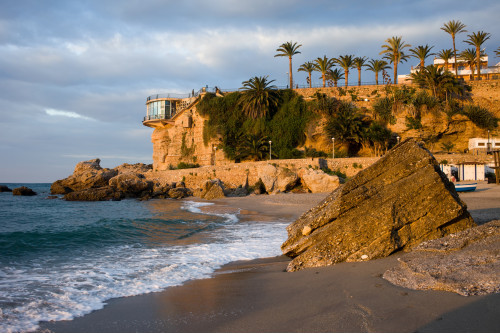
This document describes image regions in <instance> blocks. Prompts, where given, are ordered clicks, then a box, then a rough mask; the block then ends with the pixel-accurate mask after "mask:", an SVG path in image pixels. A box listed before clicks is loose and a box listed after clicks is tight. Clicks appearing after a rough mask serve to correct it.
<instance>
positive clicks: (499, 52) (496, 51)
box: [495, 47, 500, 57]
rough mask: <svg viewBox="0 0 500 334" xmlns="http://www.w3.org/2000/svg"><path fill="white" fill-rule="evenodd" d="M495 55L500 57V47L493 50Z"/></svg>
mask: <svg viewBox="0 0 500 334" xmlns="http://www.w3.org/2000/svg"><path fill="white" fill-rule="evenodd" d="M495 54H496V55H497V57H500V47H499V48H498V49H496V50H495Z"/></svg>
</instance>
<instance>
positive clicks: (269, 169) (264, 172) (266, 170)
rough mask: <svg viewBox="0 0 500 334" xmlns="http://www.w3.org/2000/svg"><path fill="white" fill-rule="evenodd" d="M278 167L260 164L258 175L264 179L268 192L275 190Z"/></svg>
mask: <svg viewBox="0 0 500 334" xmlns="http://www.w3.org/2000/svg"><path fill="white" fill-rule="evenodd" d="M277 173H278V169H277V168H276V167H274V166H273V165H271V164H265V165H263V166H259V167H258V169H257V177H258V178H259V179H260V180H261V181H262V183H263V184H264V187H265V188H266V192H268V193H270V192H272V191H274V190H275V184H276V180H277Z"/></svg>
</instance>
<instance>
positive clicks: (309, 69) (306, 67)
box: [297, 61, 314, 88]
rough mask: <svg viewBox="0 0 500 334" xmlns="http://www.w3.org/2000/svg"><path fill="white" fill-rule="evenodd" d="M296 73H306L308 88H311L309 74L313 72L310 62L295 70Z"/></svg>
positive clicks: (312, 64) (312, 65)
mask: <svg viewBox="0 0 500 334" xmlns="http://www.w3.org/2000/svg"><path fill="white" fill-rule="evenodd" d="M297 71H298V72H301V71H302V72H307V74H308V81H309V88H311V87H312V81H311V73H312V72H313V71H314V63H313V62H312V61H307V62H305V63H304V64H302V65H300V67H299V69H298V70H297Z"/></svg>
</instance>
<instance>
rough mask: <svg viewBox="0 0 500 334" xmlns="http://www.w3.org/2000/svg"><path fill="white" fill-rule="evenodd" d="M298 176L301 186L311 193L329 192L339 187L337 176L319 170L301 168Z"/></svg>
mask: <svg viewBox="0 0 500 334" xmlns="http://www.w3.org/2000/svg"><path fill="white" fill-rule="evenodd" d="M298 174H299V176H300V179H301V183H302V186H304V187H305V188H307V189H309V191H310V192H312V193H324V192H331V191H333V190H335V189H337V188H338V187H339V186H340V178H339V177H338V176H337V175H329V174H326V173H325V172H323V171H322V170H321V169H312V168H301V169H300V170H299V173H298Z"/></svg>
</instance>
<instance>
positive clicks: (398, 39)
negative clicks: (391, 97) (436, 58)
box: [379, 36, 411, 84]
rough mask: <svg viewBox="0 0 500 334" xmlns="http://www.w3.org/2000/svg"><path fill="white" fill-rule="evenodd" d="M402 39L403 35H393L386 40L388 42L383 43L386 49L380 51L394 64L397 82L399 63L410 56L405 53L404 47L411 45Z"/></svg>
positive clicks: (396, 80) (396, 81)
mask: <svg viewBox="0 0 500 334" xmlns="http://www.w3.org/2000/svg"><path fill="white" fill-rule="evenodd" d="M402 39H403V37H402V36H393V37H391V38H388V39H386V40H385V41H386V43H387V44H384V45H382V48H384V49H383V50H382V51H381V52H380V53H379V54H381V55H382V54H384V55H385V56H384V58H385V59H387V60H389V62H390V63H391V64H393V67H394V83H395V84H397V83H398V64H399V63H400V62H402V61H406V60H407V59H408V57H409V56H408V55H406V54H405V53H404V49H405V48H409V47H411V45H410V44H406V42H404V41H402Z"/></svg>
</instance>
